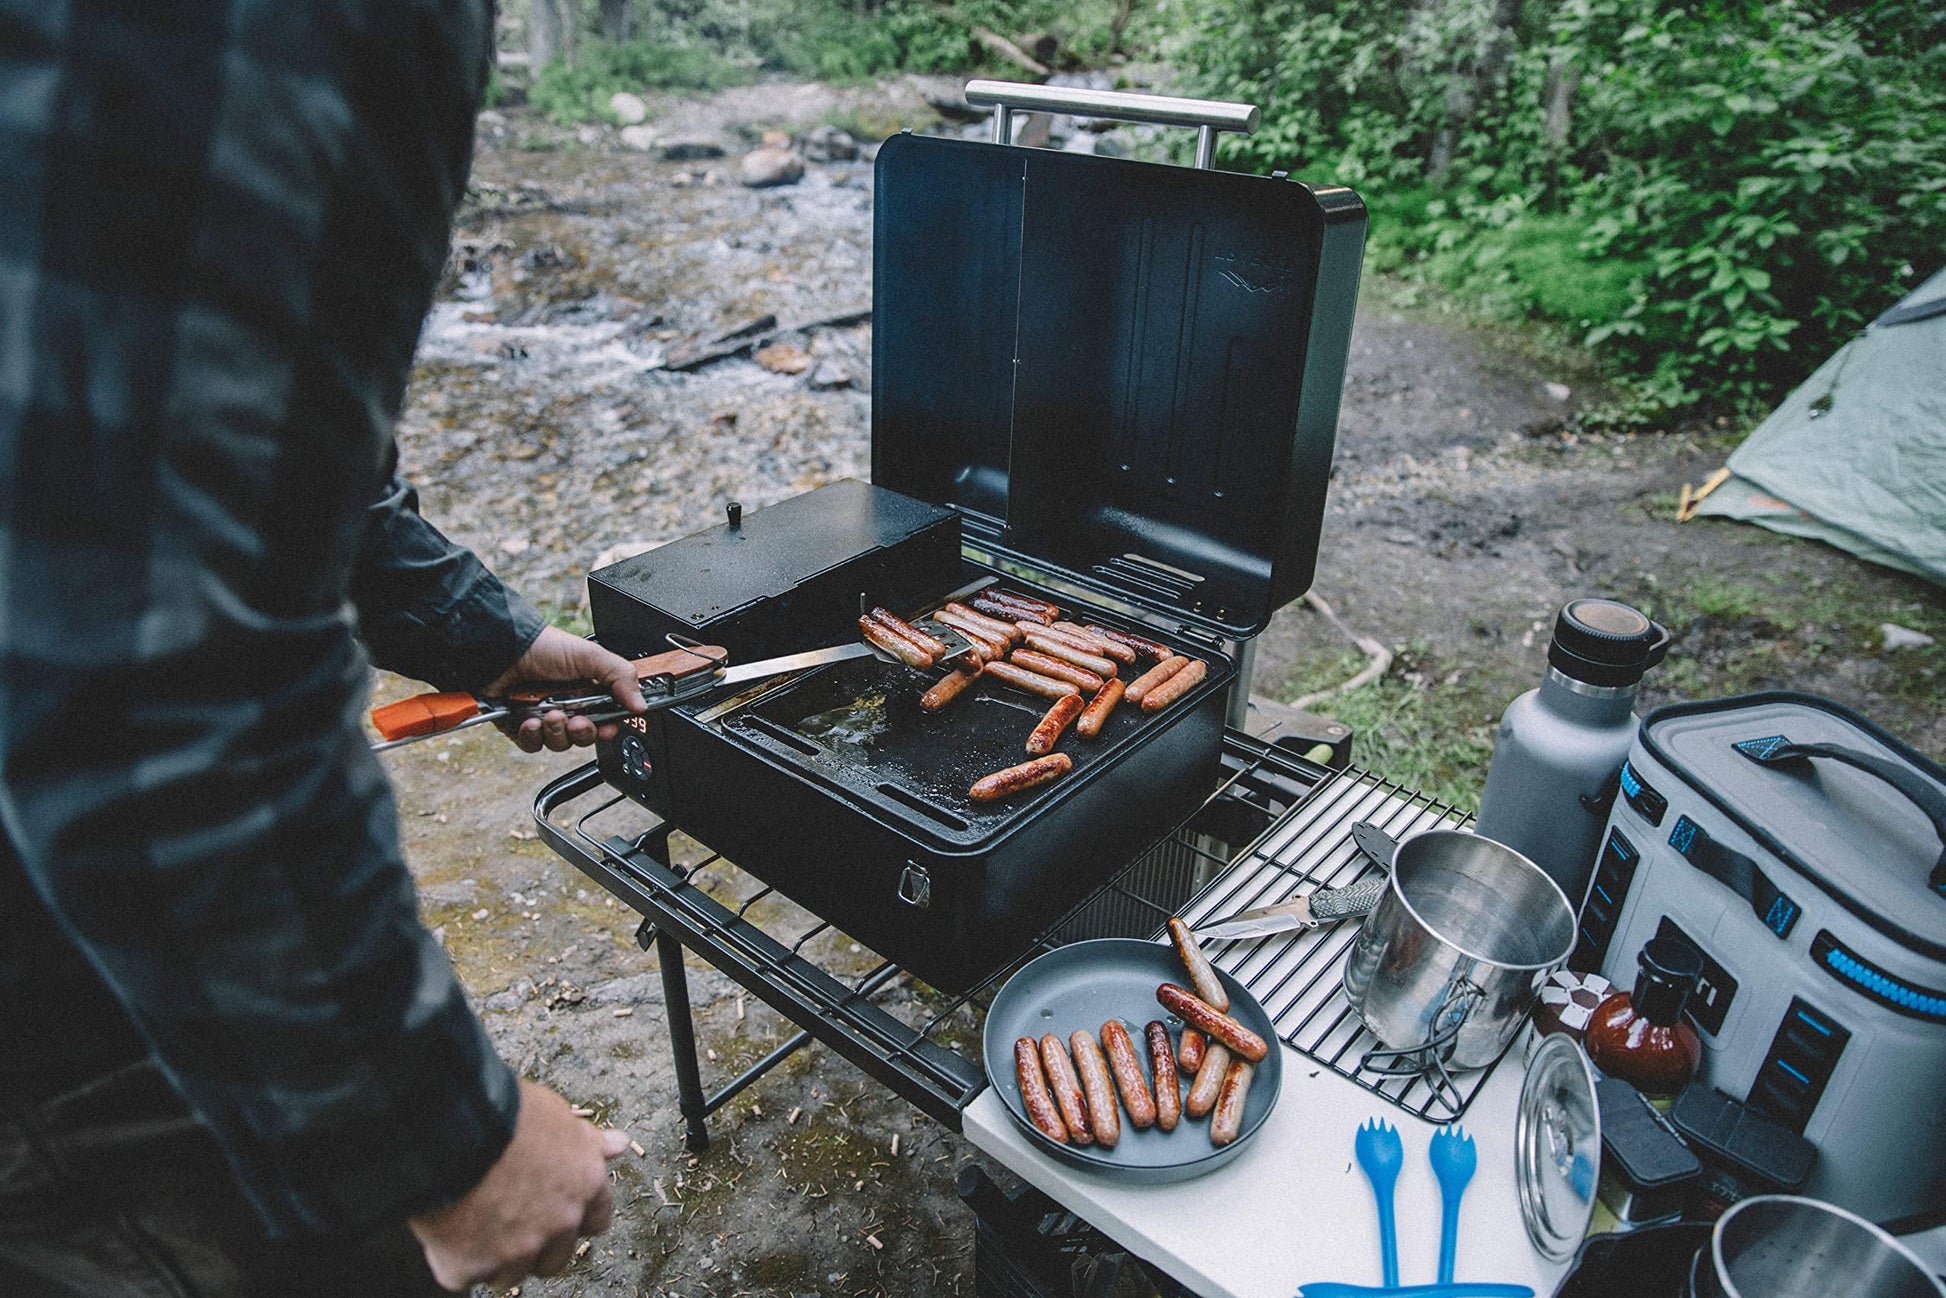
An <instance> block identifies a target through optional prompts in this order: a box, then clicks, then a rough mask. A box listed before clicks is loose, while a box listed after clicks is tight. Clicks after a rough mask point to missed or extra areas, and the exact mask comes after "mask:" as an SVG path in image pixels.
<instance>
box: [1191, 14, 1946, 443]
mask: <svg viewBox="0 0 1946 1298" xmlns="http://www.w3.org/2000/svg"><path fill="white" fill-rule="evenodd" d="M1178 2H1179V3H1181V4H1182V5H1183V6H1184V7H1183V8H1182V9H1181V10H1180V11H1179V13H1178V20H1179V22H1180V25H1181V29H1182V36H1181V38H1180V40H1179V41H1178V42H1177V43H1176V44H1175V45H1174V46H1173V47H1172V52H1173V53H1174V55H1175V57H1176V58H1177V60H1178V62H1179V63H1180V64H1181V65H1182V66H1183V67H1184V68H1185V69H1186V75H1187V79H1188V81H1189V83H1190V88H1192V89H1193V90H1194V91H1196V92H1198V93H1203V94H1209V95H1212V96H1215V97H1220V98H1233V99H1246V100H1250V101H1252V102H1255V103H1259V104H1262V105H1263V106H1264V109H1265V125H1264V129H1263V130H1261V131H1260V132H1259V133H1258V134H1257V135H1256V136H1255V137H1251V138H1243V139H1239V138H1237V137H1226V144H1225V151H1224V156H1225V157H1226V158H1228V159H1233V160H1235V161H1236V162H1238V163H1241V164H1243V165H1246V166H1249V167H1251V168H1253V169H1258V170H1263V169H1269V168H1287V169H1291V170H1293V171H1296V172H1298V173H1299V174H1310V175H1315V176H1318V177H1320V178H1323V177H1327V176H1328V177H1330V178H1332V179H1336V180H1340V181H1343V182H1345V183H1348V184H1352V185H1354V186H1357V187H1358V188H1360V190H1361V191H1362V192H1363V193H1364V194H1365V195H1366V198H1367V201H1368V202H1370V203H1371V204H1372V207H1373V226H1372V257H1373V260H1374V263H1375V265H1377V266H1380V267H1382V268H1392V269H1398V270H1402V271H1405V272H1407V273H1410V274H1417V275H1422V276H1424V277H1425V278H1427V279H1430V280H1433V281H1435V282H1438V283H1441V284H1444V285H1447V286H1448V287H1451V288H1454V289H1458V290H1460V291H1462V292H1464V293H1466V294H1467V295H1468V297H1469V298H1470V299H1473V300H1477V301H1483V302H1487V303H1490V304H1493V305H1496V306H1498V307H1500V308H1501V309H1504V310H1514V311H1520V312H1525V313H1531V314H1534V315H1538V316H1542V317H1545V318H1548V319H1553V320H1557V321H1561V322H1563V323H1565V324H1567V325H1569V326H1571V327H1573V328H1575V329H1576V330H1577V331H1578V332H1579V333H1580V335H1581V336H1582V338H1583V339H1584V341H1585V342H1586V343H1587V345H1588V346H1590V347H1593V348H1595V349H1597V352H1598V354H1600V355H1604V356H1606V357H1608V358H1609V359H1610V360H1611V361H1612V362H1613V363H1614V365H1615V366H1616V367H1617V368H1618V369H1619V370H1620V371H1621V372H1622V373H1624V374H1626V375H1630V376H1633V377H1634V378H1635V380H1636V381H1637V383H1638V386H1639V389H1640V390H1641V391H1642V392H1644V393H1648V394H1653V396H1654V397H1655V398H1656V399H1657V400H1659V401H1660V402H1662V403H1664V404H1668V405H1682V404H1687V403H1691V402H1694V401H1697V400H1699V399H1708V400H1711V401H1713V402H1716V403H1719V404H1730V405H1738V404H1748V403H1751V402H1754V401H1757V400H1764V399H1770V398H1774V397H1775V396H1776V395H1777V394H1778V393H1779V392H1780V390H1781V389H1783V388H1785V387H1787V386H1789V385H1790V384H1791V383H1794V382H1796V381H1798V380H1799V379H1801V378H1802V377H1803V376H1804V375H1805V374H1807V373H1808V372H1809V371H1810V370H1811V369H1812V368H1814V367H1815V366H1816V364H1817V363H1818V362H1819V361H1820V360H1822V359H1823V357H1824V356H1825V355H1827V354H1828V353H1829V352H1830V350H1831V349H1832V348H1833V347H1835V346H1836V345H1837V344H1838V342H1840V341H1841V340H1842V339H1843V338H1844V336H1845V335H1846V334H1848V333H1849V332H1850V331H1852V330H1853V329H1855V328H1857V327H1858V326H1859V325H1860V324H1861V323H1862V322H1864V321H1865V320H1867V319H1869V318H1870V317H1871V316H1873V315H1875V314H1876V313H1877V312H1878V311H1880V310H1882V309H1883V308H1884V307H1885V306H1887V305H1889V304H1890V302H1891V301H1892V300H1893V299H1894V298H1896V297H1897V296H1898V295H1899V294H1900V293H1901V292H1902V291H1903V290H1904V289H1905V288H1907V287H1909V286H1910V284H1911V283H1912V282H1913V281H1912V277H1913V276H1914V275H1915V273H1916V272H1918V271H1921V270H1930V269H1932V268H1933V266H1934V265H1935V264H1937V262H1938V261H1939V260H1940V256H1941V249H1942V248H1946V132H1941V131H1940V130H1939V129H1938V123H1939V122H1940V121H1942V120H1946V39H1942V38H1946V17H1942V16H1941V12H1940V11H1938V10H1936V9H1935V8H1934V7H1933V6H1932V5H1930V4H1929V3H1928V2H1927V0H1880V3H1877V4H1874V5H1870V6H1866V7H1863V8H1859V7H1855V6H1847V5H1844V4H1841V3H1839V0H1826V2H1823V3H1821V2H1820V0H1773V2H1772V3H1768V4H1760V3H1755V2H1754V0H1749V2H1743V3H1740V2H1739V0H1688V2H1685V0H1663V2H1662V3H1660V4H1651V5H1644V4H1642V3H1640V2H1639V0H1527V3H1526V4H1525V5H1509V4H1506V3H1505V0H1501V3H1500V4H1496V3H1494V0H1420V2H1418V3H1406V0H1391V2H1390V3H1369V2H1367V3H1360V2H1359V0H1194V3H1192V2H1191V0H1178ZM1513 13H1517V14H1519V20H1518V22H1517V23H1515V24H1514V25H1511V26H1508V27H1505V28H1502V27H1497V26H1496V21H1497V20H1498V21H1504V20H1505V19H1506V18H1508V17H1509V16H1510V15H1511V14H1513ZM1550 102H1552V103H1553V105H1554V107H1555V109H1556V112H1555V113H1554V114H1553V116H1552V118H1550V113H1549V105H1550ZM1563 106H1566V107H1568V108H1570V109H1571V111H1568V112H1562V111H1559V110H1560V109H1561V108H1562V107H1563ZM1435 159H1437V160H1438V161H1439V162H1441V163H1443V164H1444V165H1443V167H1435V166H1434V165H1433V163H1434V160H1435Z"/></svg>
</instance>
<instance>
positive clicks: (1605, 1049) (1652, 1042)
mask: <svg viewBox="0 0 1946 1298" xmlns="http://www.w3.org/2000/svg"><path fill="white" fill-rule="evenodd" d="M1636 967H1637V970H1638V972H1637V974H1636V975H1635V990H1634V991H1633V992H1616V993H1615V994H1614V995H1613V996H1610V997H1609V998H1608V999H1607V1000H1605V1001H1603V1002H1602V1003H1601V1007H1600V1008H1599V1009H1597V1010H1596V1011H1595V1014H1594V1018H1593V1019H1591V1020H1590V1021H1589V1023H1588V1033H1587V1036H1586V1038H1585V1043H1586V1045H1587V1047H1588V1057H1589V1058H1590V1059H1592V1060H1594V1061H1595V1066H1596V1067H1597V1068H1599V1069H1601V1071H1603V1072H1604V1073H1607V1074H1608V1075H1609V1076H1610V1077H1619V1078H1621V1079H1622V1080H1623V1081H1625V1082H1627V1083H1629V1084H1630V1085H1631V1086H1633V1087H1635V1089H1636V1090H1638V1091H1640V1092H1642V1094H1644V1095H1646V1096H1648V1097H1650V1098H1651V1099H1660V1098H1666V1097H1669V1096H1673V1095H1675V1094H1676V1092H1678V1091H1680V1090H1682V1088H1683V1087H1685V1086H1687V1085H1689V1083H1690V1081H1691V1079H1693V1078H1694V1077H1695V1076H1696V1070H1697V1068H1699V1067H1700V1066H1701V1065H1702V1062H1703V1039H1702V1038H1701V1037H1700V1036H1698V1035H1697V1034H1696V1029H1695V1028H1694V1027H1693V1026H1691V1025H1690V1023H1689V1021H1688V1020H1687V1019H1685V1018H1683V1016H1682V1011H1683V1006H1684V1005H1685V1004H1687V1003H1688V1001H1689V994H1690V993H1691V992H1693V991H1695V990H1696V983H1697V980H1698V979H1700V978H1701V977H1702V976H1703V957H1702V955H1701V954H1700V953H1699V952H1698V951H1697V950H1696V948H1695V947H1693V946H1691V945H1689V943H1687V942H1683V941H1679V940H1677V939H1675V938H1667V937H1658V938H1651V939H1650V940H1649V942H1648V943H1647V945H1645V946H1644V947H1643V948H1642V954H1641V955H1639V956H1637V957H1636Z"/></svg>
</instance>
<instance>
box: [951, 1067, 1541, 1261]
mask: <svg viewBox="0 0 1946 1298" xmlns="http://www.w3.org/2000/svg"><path fill="white" fill-rule="evenodd" d="M1279 1048H1280V1049H1282V1050H1283V1051H1284V1085H1283V1090H1282V1092H1281V1094H1280V1095H1279V1097H1278V1101H1277V1107H1276V1108H1275V1109H1274V1110H1272V1111H1271V1115H1270V1118H1269V1120H1268V1121H1267V1122H1266V1123H1265V1124H1264V1126H1263V1128H1262V1129H1261V1130H1259V1131H1258V1132H1257V1134H1256V1135H1255V1136H1253V1137H1252V1138H1251V1141H1250V1147H1249V1148H1247V1149H1245V1150H1244V1151H1243V1153H1241V1154H1240V1155H1238V1156H1237V1157H1236V1158H1235V1159H1233V1160H1232V1161H1231V1162H1229V1163H1228V1164H1226V1165H1225V1166H1223V1167H1220V1168H1218V1169H1217V1170H1216V1171H1214V1172H1211V1173H1210V1174H1209V1175H1207V1176H1204V1177H1201V1178H1198V1179H1196V1180H1193V1181H1182V1182H1178V1183H1177V1184H1174V1185H1160V1186H1139V1185H1125V1184H1122V1183H1119V1182H1115V1181H1109V1180H1105V1179H1103V1178H1102V1177H1101V1176H1099V1175H1097V1174H1094V1173H1091V1172H1088V1171H1086V1170H1083V1169H1081V1168H1075V1167H1070V1166H1068V1165H1067V1164H1065V1163H1060V1162H1057V1161H1055V1160H1054V1159H1053V1158H1052V1157H1050V1156H1049V1155H1047V1154H1044V1153H1042V1152H1041V1151H1040V1150H1039V1149H1037V1148H1035V1147H1034V1146H1033V1145H1032V1144H1030V1143H1029V1139H1028V1137H1027V1136H1026V1134H1025V1133H1023V1132H1022V1131H1021V1130H1020V1129H1019V1127H1018V1125H1017V1124H1016V1123H1015V1121H1014V1118H1013V1115H1012V1114H1010V1113H1009V1112H1008V1111H1007V1108H1006V1106H1005V1104H1003V1103H1002V1102H1001V1099H1000V1097H999V1095H998V1094H996V1093H995V1092H994V1090H993V1089H992V1088H991V1087H989V1088H987V1089H986V1090H985V1091H983V1092H981V1094H980V1096H979V1098H978V1099H976V1100H974V1101H973V1103H972V1104H971V1105H969V1106H968V1107H967V1109H966V1113H965V1131H966V1138H967V1139H968V1140H970V1141H972V1142H973V1144H974V1145H975V1146H977V1147H978V1148H979V1149H981V1150H983V1151H984V1152H986V1153H987V1154H989V1155H991V1156H992V1157H993V1158H994V1159H996V1160H997V1161H998V1162H1000V1163H1001V1164H1003V1165H1004V1166H1006V1167H1007V1168H1008V1169H1010V1170H1011V1171H1013V1172H1014V1173H1015V1174H1016V1175H1018V1176H1020V1177H1021V1178H1022V1179H1023V1180H1026V1181H1028V1182H1029V1183H1031V1184H1033V1185H1034V1186H1036V1187H1037V1188H1039V1189H1040V1190H1042V1191H1043V1192H1045V1193H1046V1194H1047V1195H1049V1196H1050V1197H1051V1198H1053V1199H1054V1200H1056V1201H1057V1202H1059V1203H1060V1204H1062V1205H1063V1206H1064V1207H1066V1208H1067V1209H1069V1210H1070V1211H1071V1212H1074V1213H1076V1214H1078V1215H1079V1216H1081V1217H1083V1218H1085V1219H1087V1221H1088V1222H1090V1223H1091V1224H1092V1225H1094V1226H1095V1227H1096V1228H1097V1229H1099V1230H1101V1231H1102V1232H1103V1233H1105V1234H1106V1235H1108V1236H1109V1237H1110V1238H1112V1239H1114V1240H1115V1242H1116V1243H1118V1244H1120V1245H1121V1246H1122V1247H1123V1248H1125V1249H1127V1250H1128V1251H1129V1252H1130V1253H1132V1254H1134V1255H1135V1256H1136V1257H1139V1258H1141V1259H1142V1260H1143V1261H1145V1262H1149V1263H1152V1264H1154V1265H1155V1266H1157V1267H1159V1268H1160V1269H1161V1270H1163V1271H1165V1272H1167V1273H1168V1274H1169V1275H1171V1276H1173V1277H1174V1278H1175V1279H1176V1280H1178V1281H1180V1282H1181V1283H1183V1284H1185V1285H1187V1286H1189V1287H1190V1288H1191V1289H1193V1290H1195V1292H1196V1293H1198V1294H1200V1295H1203V1298H1291V1295H1293V1294H1294V1293H1296V1292H1297V1286H1298V1285H1299V1284H1301V1283H1305V1282H1307V1281H1312V1280H1344V1281H1349V1282H1351V1283H1354V1284H1372V1285H1375V1284H1378V1283H1379V1280H1380V1276H1379V1255H1378V1217H1377V1210H1376V1208H1375V1207H1374V1205H1373V1201H1372V1190H1371V1185H1370V1183H1369V1182H1368V1181H1367V1180H1366V1179H1365V1174H1364V1173H1363V1172H1362V1171H1360V1170H1359V1168H1358V1166H1357V1165H1356V1164H1355V1163H1354V1162H1353V1161H1352V1153H1351V1146H1352V1135H1353V1133H1354V1132H1355V1131H1356V1130H1357V1128H1358V1124H1359V1123H1361V1122H1363V1121H1364V1120H1365V1119H1366V1118H1369V1117H1374V1116H1384V1117H1386V1118H1388V1119H1389V1120H1390V1121H1391V1122H1392V1124H1393V1125H1394V1126H1396V1127H1398V1128H1399V1129H1400V1134H1401V1135H1402V1136H1403V1137H1404V1139H1405V1152H1406V1158H1405V1168H1404V1170H1403V1171H1402V1172H1401V1173H1400V1175H1399V1186H1398V1196H1397V1205H1398V1209H1397V1211H1398V1223H1399V1228H1398V1232H1399V1279H1400V1282H1401V1283H1403V1284H1421V1283H1430V1282H1431V1281H1432V1280H1433V1278H1434V1273H1435V1271H1436V1270H1437V1266H1438V1258H1439V1186H1438V1184H1437V1183H1436V1182H1435V1181H1434V1180H1433V1174H1432V1168H1431V1166H1430V1165H1429V1164H1428V1163H1427V1161H1426V1143H1427V1141H1428V1140H1429V1139H1430V1137H1431V1135H1432V1132H1433V1129H1434V1128H1433V1124H1432V1123H1429V1122H1427V1121H1425V1120H1424V1119H1422V1118H1415V1117H1413V1116H1411V1115H1410V1114H1407V1113H1405V1112H1403V1111H1402V1110H1400V1109H1399V1108H1397V1107H1396V1106H1394V1105H1391V1104H1388V1103H1386V1102H1385V1101H1383V1100H1381V1099H1380V1098H1379V1097H1377V1096H1375V1095H1373V1094H1372V1093H1371V1092H1369V1091H1367V1090H1365V1089H1364V1088H1363V1087H1360V1086H1358V1085H1357V1084H1355V1083H1353V1082H1351V1081H1349V1080H1347V1079H1345V1078H1343V1077H1339V1076H1338V1075H1336V1074H1335V1073H1332V1072H1331V1071H1330V1070H1328V1069H1325V1068H1322V1067H1321V1066H1320V1065H1318V1064H1316V1063H1314V1062H1312V1061H1311V1060H1310V1059H1308V1058H1306V1057H1305V1056H1304V1055H1302V1054H1299V1053H1298V1052H1297V1051H1295V1050H1293V1049H1291V1048H1290V1047H1289V1046H1280V1047H1279ZM1313 1073H1315V1074H1317V1075H1316V1076H1315V1077H1314V1076H1312V1074H1313ZM1521 1076H1522V1069H1521V1067H1520V1061H1519V1058H1518V1051H1517V1050H1516V1051H1515V1052H1514V1053H1513V1054H1511V1055H1510V1056H1509V1057H1508V1059H1507V1060H1506V1061H1504V1062H1503V1063H1502V1064H1501V1066H1500V1067H1498V1068H1496V1069H1495V1070H1494V1072H1493V1075H1492V1076H1491V1077H1490V1078H1489V1079H1488V1080H1487V1082H1486V1084H1485V1086H1484V1087H1483V1088H1482V1089H1481V1091H1480V1093H1479V1095H1478V1096H1477V1097H1476V1098H1475V1099H1474V1101H1473V1104H1472V1106H1471V1107H1470V1108H1469V1109H1468V1110H1467V1112H1466V1116H1465V1118H1464V1120H1463V1121H1462V1123H1461V1125H1462V1126H1463V1127H1464V1128H1465V1129H1466V1131H1467V1132H1468V1133H1469V1134H1470V1135H1472V1137H1473V1139H1474V1141H1475V1142H1476V1143H1477V1144H1478V1146H1479V1155H1480V1159H1479V1171H1478V1172H1477V1173H1475V1174H1474V1177H1473V1182H1472V1184H1471V1185H1470V1186H1468V1187H1467V1191H1466V1197H1465V1199H1464V1200H1462V1202H1461V1205H1460V1234H1459V1248H1458V1257H1457V1265H1456V1266H1455V1268H1454V1271H1455V1274H1456V1275H1457V1276H1458V1277H1459V1278H1461V1279H1468V1280H1498V1281H1508V1282H1511V1283H1515V1284H1526V1285H1531V1286H1533V1289H1534V1292H1535V1293H1537V1294H1539V1295H1542V1298H1545V1296H1546V1295H1548V1294H1551V1293H1553V1292H1554V1288H1555V1286H1556V1285H1557V1284H1559V1283H1560V1279H1561V1276H1562V1275H1563V1274H1564V1273H1565V1272H1566V1270H1567V1264H1566V1263H1560V1264H1553V1263H1549V1262H1547V1261H1546V1260H1545V1259H1544V1258H1542V1257H1541V1256H1540V1254H1538V1253H1536V1252H1535V1251H1534V1249H1533V1247H1532V1246H1531V1245H1530V1244H1529V1243H1528V1241H1527V1232H1526V1229H1525V1227H1523V1226H1522V1225H1521V1220H1520V1206H1519V1200H1518V1198H1517V1197H1516V1193H1517V1192H1516V1190H1515V1187H1514V1135H1513V1133H1514V1107H1515V1104H1516V1102H1517V1101H1518V1100H1519V1098H1520V1083H1521ZM1183 1134H1185V1135H1191V1134H1193V1133H1189V1132H1185V1133H1183Z"/></svg>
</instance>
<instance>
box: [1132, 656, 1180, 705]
mask: <svg viewBox="0 0 1946 1298" xmlns="http://www.w3.org/2000/svg"><path fill="white" fill-rule="evenodd" d="M1188 665H1189V659H1187V658H1185V657H1183V656H1182V655H1181V654H1177V655H1176V656H1175V657H1174V658H1164V659H1163V660H1162V661H1161V662H1159V663H1157V664H1156V665H1155V666H1153V667H1151V668H1149V670H1147V671H1145V672H1143V673H1142V674H1141V675H1140V676H1137V677H1136V678H1135V679H1134V680H1132V681H1130V682H1129V685H1128V701H1129V702H1130V703H1140V702H1141V701H1142V699H1143V697H1144V696H1145V695H1146V694H1148V692H1149V691H1150V690H1152V689H1154V688H1155V687H1156V686H1158V685H1160V684H1162V682H1164V681H1166V680H1168V679H1169V678H1170V677H1171V676H1174V675H1175V674H1176V673H1177V672H1179V671H1181V670H1182V669H1183V668H1185V667H1187V666H1188Z"/></svg>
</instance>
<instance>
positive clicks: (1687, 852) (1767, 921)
mask: <svg viewBox="0 0 1946 1298" xmlns="http://www.w3.org/2000/svg"><path fill="white" fill-rule="evenodd" d="M1669 846H1671V847H1673V848H1675V849H1676V850H1677V851H1678V852H1681V853H1682V855H1683V859H1684V860H1686V861H1688V862H1689V863H1690V864H1691V865H1693V866H1695V867H1696V868H1697V869H1698V870H1701V871H1702V872H1703V873H1704V874H1707V875H1708V876H1709V877H1710V878H1712V879H1714V880H1716V881H1717V882H1718V883H1720V884H1722V885H1723V886H1724V887H1726V888H1728V889H1729V890H1730V891H1731V892H1734V893H1735V894H1736V895H1737V896H1739V897H1741V898H1743V899H1744V900H1745V901H1747V902H1749V903H1750V910H1751V913H1752V914H1754V915H1756V917H1757V918H1758V919H1759V920H1761V921H1763V926H1764V927H1765V928H1767V929H1769V930H1770V931H1771V932H1773V933H1775V934H1776V935H1777V936H1778V937H1789V936H1790V935H1791V929H1792V928H1794V927H1796V925H1797V917H1798V916H1799V915H1801V914H1802V913H1803V911H1802V910H1801V909H1800V908H1799V906H1798V904H1797V903H1796V902H1794V901H1792V900H1791V899H1790V895H1789V894H1788V893H1786V892H1785V891H1784V890H1783V889H1782V888H1779V887H1778V886H1777V885H1776V884H1774V883H1772V882H1771V881H1770V876H1769V875H1767V874H1765V873H1764V870H1763V867H1762V866H1760V865H1758V864H1757V863H1756V862H1755V861H1753V860H1751V859H1750V858H1749V857H1747V856H1745V855H1744V854H1743V853H1741V852H1739V851H1737V850H1736V849H1735V848H1734V847H1731V846H1729V845H1728V844H1727V843H1719V842H1717V841H1716V840H1715V839H1713V838H1711V837H1710V836H1709V833H1708V831H1706V830H1705V829H1704V828H1703V827H1702V826H1701V825H1699V824H1697V823H1696V822H1695V821H1693V820H1691V819H1690V818H1689V817H1688V816H1677V817H1676V825H1675V828H1674V829H1672V830H1671V831H1670V832H1669Z"/></svg>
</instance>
